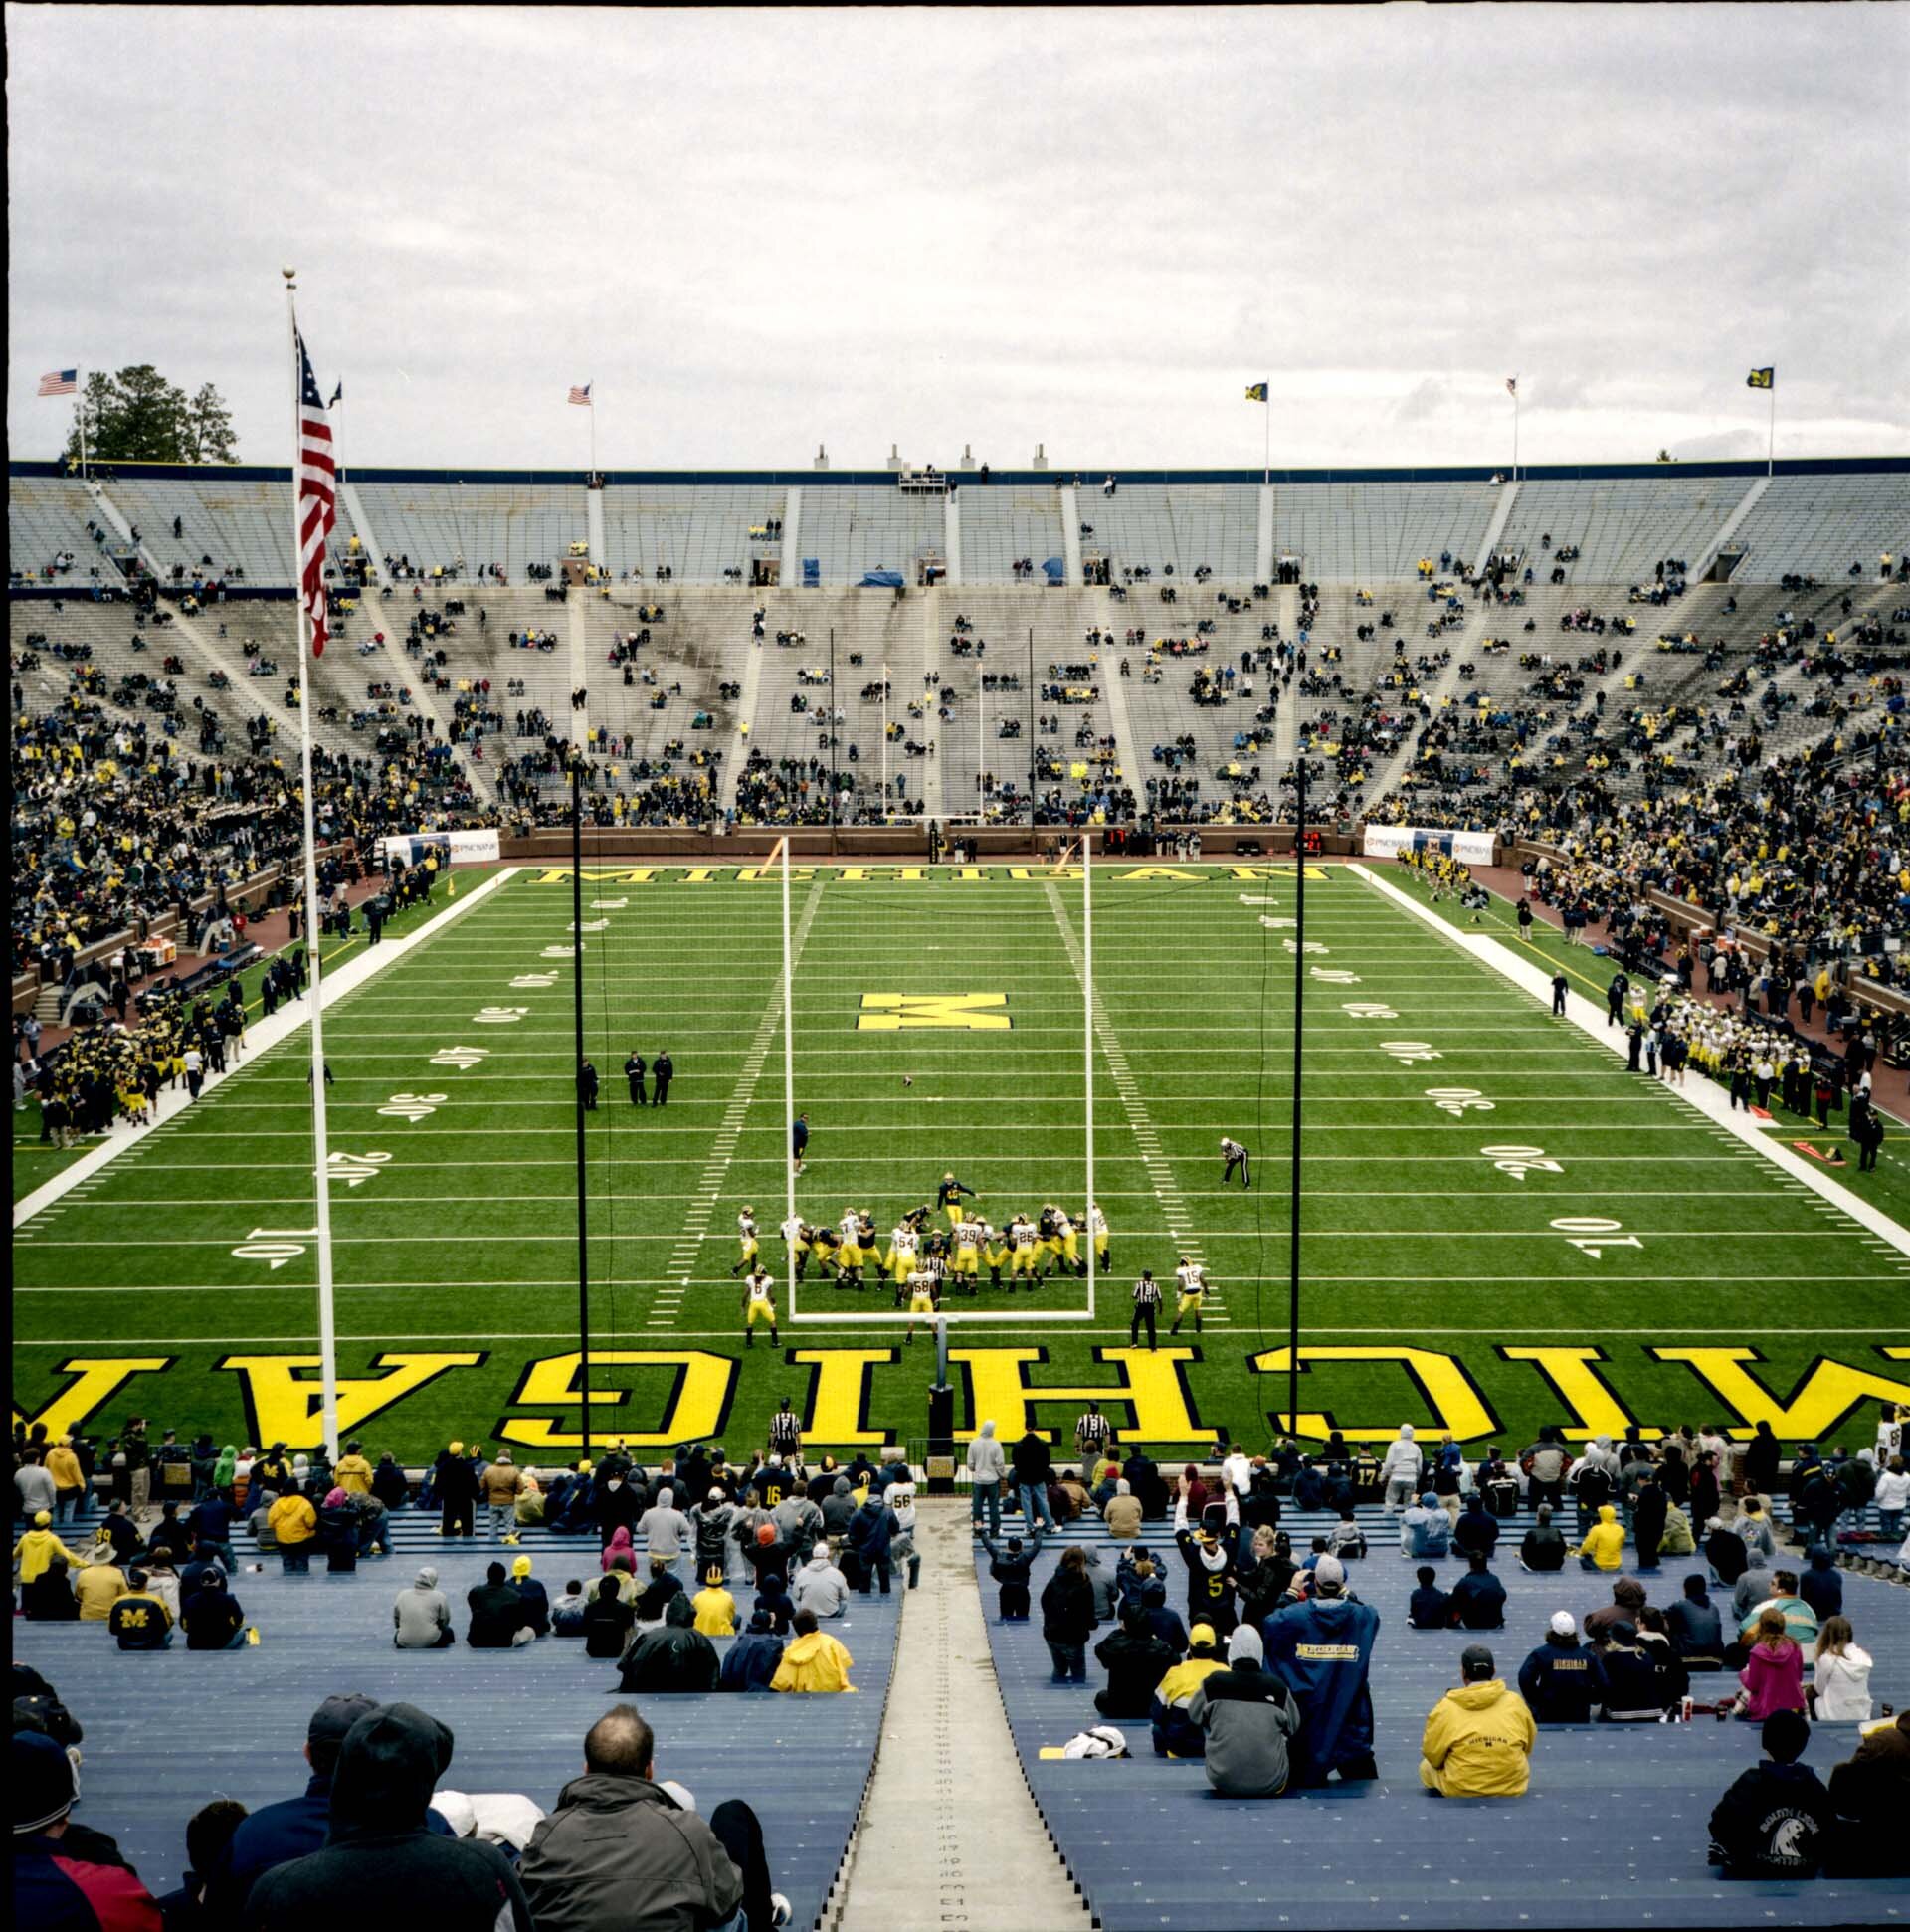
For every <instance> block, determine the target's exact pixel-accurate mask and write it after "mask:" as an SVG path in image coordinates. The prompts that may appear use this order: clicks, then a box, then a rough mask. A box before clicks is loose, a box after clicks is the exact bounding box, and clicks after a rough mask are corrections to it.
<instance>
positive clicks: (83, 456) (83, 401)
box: [79, 369, 298, 556]
mask: <svg viewBox="0 0 1910 1932" xmlns="http://www.w3.org/2000/svg"><path fill="white" fill-rule="evenodd" d="M79 401H80V481H81V482H82V483H85V482H86V480H87V372H86V370H84V369H82V370H81V371H80V396H79ZM293 494H294V497H295V495H296V491H295V490H294V492H293ZM297 516H298V509H297V504H296V502H295V500H294V502H293V505H292V520H293V521H294V522H295V521H296V520H297ZM297 554H298V553H297V551H296V550H294V551H293V552H292V555H293V556H296V555H297Z"/></svg>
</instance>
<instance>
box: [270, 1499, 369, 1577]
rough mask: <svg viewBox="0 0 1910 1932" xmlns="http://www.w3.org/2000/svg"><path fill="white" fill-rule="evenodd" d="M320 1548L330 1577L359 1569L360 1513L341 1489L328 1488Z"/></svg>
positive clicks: (321, 1516) (321, 1515) (320, 1522)
mask: <svg viewBox="0 0 1910 1932" xmlns="http://www.w3.org/2000/svg"><path fill="white" fill-rule="evenodd" d="M282 1542H283V1539H282ZM318 1547H319V1548H320V1549H321V1550H323V1551H324V1553H325V1574H326V1575H327V1576H349V1575H351V1574H352V1573H353V1572H354V1571H355V1570H356V1569H357V1568H358V1512H357V1510H356V1509H354V1508H353V1507H352V1502H351V1497H350V1496H349V1495H348V1494H347V1493H346V1492H345V1490H344V1489H342V1488H335V1489H332V1490H331V1491H329V1492H328V1493H327V1495H326V1497H325V1502H324V1507H323V1508H322V1509H320V1510H319V1512H318Z"/></svg>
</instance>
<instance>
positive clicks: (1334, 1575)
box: [1263, 1556, 1380, 1786]
mask: <svg viewBox="0 0 1910 1932" xmlns="http://www.w3.org/2000/svg"><path fill="white" fill-rule="evenodd" d="M1379 1634H1380V1615H1379V1612H1378V1611H1376V1610H1374V1609H1372V1608H1371V1607H1370V1606H1368V1605H1366V1604H1363V1603H1361V1602H1360V1601H1359V1600H1358V1599H1357V1598H1355V1597H1353V1596H1351V1595H1349V1594H1348V1593H1347V1589H1346V1571H1345V1569H1344V1568H1343V1567H1342V1565H1341V1563H1340V1561H1339V1559H1338V1558H1337V1557H1332V1556H1323V1557H1321V1558H1320V1560H1319V1562H1318V1563H1316V1564H1315V1565H1314V1566H1313V1590H1312V1594H1311V1596H1310V1597H1309V1598H1307V1600H1306V1601H1304V1602H1301V1603H1294V1604H1289V1605H1288V1606H1287V1607H1286V1608H1285V1609H1284V1610H1280V1611H1277V1612H1276V1613H1275V1614H1274V1615H1273V1616H1271V1617H1269V1618H1268V1619H1267V1620H1266V1625H1265V1630H1264V1633H1263V1635H1264V1636H1265V1639H1266V1652H1267V1661H1268V1663H1269V1665H1270V1666H1271V1667H1272V1668H1273V1669H1274V1670H1275V1671H1276V1672H1277V1673H1278V1674H1279V1676H1280V1679H1281V1680H1282V1682H1284V1683H1285V1685H1286V1687H1287V1689H1289V1690H1290V1691H1292V1693H1293V1695H1294V1697H1295V1698H1296V1699H1297V1700H1298V1702H1299V1706H1300V1718H1301V1729H1300V1751H1299V1766H1300V1775H1301V1778H1302V1781H1303V1782H1304V1783H1306V1784H1307V1785H1310V1786H1319V1785H1324V1784H1326V1783H1328V1782H1329V1781H1330V1779H1331V1777H1332V1775H1333V1773H1334V1772H1338V1773H1339V1775H1340V1779H1341V1782H1343V1783H1345V1782H1350V1781H1355V1780H1364V1779H1369V1778H1377V1777H1378V1776H1379V1767H1378V1765H1377V1764H1376V1763H1375V1762H1374V1758H1373V1693H1372V1688H1371V1685H1370V1683H1369V1682H1368V1674H1369V1672H1370V1670H1371V1667H1372V1661H1373V1646H1374V1644H1375V1642H1377V1641H1378V1639H1379Z"/></svg>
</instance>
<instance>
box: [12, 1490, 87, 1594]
mask: <svg viewBox="0 0 1910 1932" xmlns="http://www.w3.org/2000/svg"><path fill="white" fill-rule="evenodd" d="M52 1521H53V1518H52V1517H51V1516H50V1515H48V1514H47V1512H46V1511H45V1510H44V1509H41V1510H36V1511H35V1513H34V1518H33V1527H32V1528H31V1529H30V1530H28V1531H27V1533H26V1535H24V1536H23V1537H21V1539H20V1540H19V1542H17V1543H16V1544H15V1545H14V1546H13V1561H14V1565H15V1569H16V1572H17V1574H18V1576H19V1579H20V1583H21V1586H22V1587H23V1588H24V1587H25V1586H26V1585H27V1584H30V1583H37V1582H38V1581H39V1580H40V1578H42V1577H43V1576H45V1575H46V1573H47V1565H48V1564H49V1563H51V1562H52V1561H53V1559H54V1558H55V1557H56V1556H64V1557H65V1558H66V1559H67V1568H68V1569H69V1570H78V1569H79V1568H80V1567H81V1566H82V1565H83V1564H84V1563H85V1562H86V1558H85V1557H81V1556H75V1555H74V1553H73V1552H72V1551H71V1550H70V1549H68V1548H67V1546H66V1545H65V1544H64V1543H63V1542H61V1540H60V1539H59V1537H58V1536H56V1535H55V1534H54V1532H53V1530H52V1529H51V1528H50V1527H49V1525H50V1524H51V1523H52Z"/></svg>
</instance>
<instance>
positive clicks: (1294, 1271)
mask: <svg viewBox="0 0 1910 1932" xmlns="http://www.w3.org/2000/svg"><path fill="white" fill-rule="evenodd" d="M1294 773H1295V779H1296V796H1297V800H1298V819H1299V823H1298V824H1297V825H1296V826H1295V827H1294V829H1293V877H1294V882H1295V883H1296V885H1297V886H1298V888H1299V889H1298V891H1297V893H1296V895H1295V901H1294V909H1293V1201H1292V1210H1291V1218H1292V1223H1293V1232H1292V1247H1291V1254H1290V1257H1289V1261H1288V1269H1289V1272H1288V1279H1287V1301H1286V1433H1287V1434H1288V1435H1289V1436H1292V1437H1298V1435H1299V1433H1300V1072H1301V1068H1302V1066H1303V1065H1304V1059H1303V1050H1304V1045H1305V1028H1304V1025H1303V1013H1304V1009H1305V1006H1306V752H1305V749H1304V747H1302V749H1301V751H1300V756H1299V762H1298V764H1297V765H1296V766H1295V767H1294Z"/></svg>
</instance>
